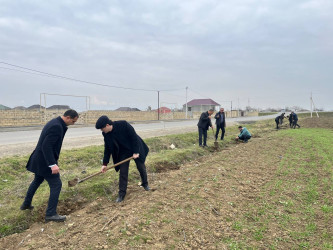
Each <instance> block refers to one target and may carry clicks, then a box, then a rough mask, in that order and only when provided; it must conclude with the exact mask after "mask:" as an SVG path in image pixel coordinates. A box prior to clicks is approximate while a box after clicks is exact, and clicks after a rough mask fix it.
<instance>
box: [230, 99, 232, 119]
mask: <svg viewBox="0 0 333 250" xmlns="http://www.w3.org/2000/svg"><path fill="white" fill-rule="evenodd" d="M230 114H231V117H232V101H231V109H230Z"/></svg>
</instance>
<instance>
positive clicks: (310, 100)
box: [310, 92, 312, 118]
mask: <svg viewBox="0 0 333 250" xmlns="http://www.w3.org/2000/svg"><path fill="white" fill-rule="evenodd" d="M310 111H311V118H312V92H311V95H310Z"/></svg>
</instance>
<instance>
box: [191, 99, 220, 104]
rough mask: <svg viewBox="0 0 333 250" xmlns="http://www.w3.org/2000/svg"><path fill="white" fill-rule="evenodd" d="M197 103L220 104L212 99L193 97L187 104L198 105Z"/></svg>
mask: <svg viewBox="0 0 333 250" xmlns="http://www.w3.org/2000/svg"><path fill="white" fill-rule="evenodd" d="M197 105H216V106H219V105H220V104H218V103H217V102H215V101H213V100H212V99H193V100H192V101H189V102H188V103H187V106H197Z"/></svg>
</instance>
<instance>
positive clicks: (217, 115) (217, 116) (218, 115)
mask: <svg viewBox="0 0 333 250" xmlns="http://www.w3.org/2000/svg"><path fill="white" fill-rule="evenodd" d="M222 115H223V122H222V123H223V127H225V113H224V112H223V113H222ZM220 116H221V112H218V113H216V115H215V117H214V118H215V119H216V121H215V123H216V125H219V126H220V124H218V123H219V121H220Z"/></svg>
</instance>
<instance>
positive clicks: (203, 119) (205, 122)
mask: <svg viewBox="0 0 333 250" xmlns="http://www.w3.org/2000/svg"><path fill="white" fill-rule="evenodd" d="M211 126H212V121H211V120H210V119H209V114H208V111H206V112H203V113H202V114H201V116H200V119H199V122H198V127H199V128H203V129H206V130H208V128H209V127H211Z"/></svg>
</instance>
